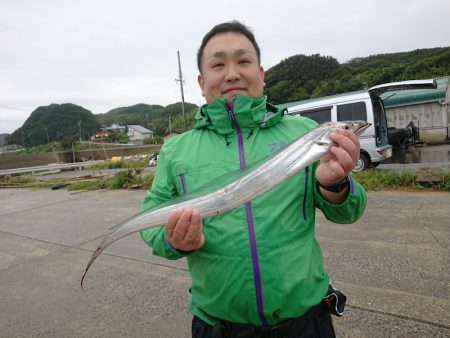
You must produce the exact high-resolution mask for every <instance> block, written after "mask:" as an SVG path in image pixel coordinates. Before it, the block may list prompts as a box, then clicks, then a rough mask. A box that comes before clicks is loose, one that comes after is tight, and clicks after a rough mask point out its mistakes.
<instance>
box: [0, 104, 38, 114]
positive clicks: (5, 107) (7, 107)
mask: <svg viewBox="0 0 450 338" xmlns="http://www.w3.org/2000/svg"><path fill="white" fill-rule="evenodd" d="M0 108H4V109H12V110H21V111H24V112H27V113H31V110H29V109H23V108H16V107H9V106H2V105H0Z"/></svg>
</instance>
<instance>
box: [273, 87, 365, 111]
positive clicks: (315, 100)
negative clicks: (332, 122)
mask: <svg viewBox="0 0 450 338" xmlns="http://www.w3.org/2000/svg"><path fill="white" fill-rule="evenodd" d="M365 93H367V90H357V91H354V92H347V93H340V94H334V95H329V96H321V97H315V98H313V99H307V100H301V101H295V102H287V103H281V104H277V105H275V106H276V107H277V108H282V109H284V108H291V107H295V106H298V105H305V104H307V103H314V102H318V101H321V102H322V101H325V100H328V99H338V98H341V97H346V96H350V95H355V94H365Z"/></svg>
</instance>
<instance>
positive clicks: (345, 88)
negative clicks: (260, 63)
mask: <svg viewBox="0 0 450 338" xmlns="http://www.w3.org/2000/svg"><path fill="white" fill-rule="evenodd" d="M449 74H450V47H445V48H431V49H417V50H414V51H411V52H402V53H392V54H379V55H372V56H369V57H362V58H354V59H352V60H350V61H349V62H346V63H339V62H338V61H337V60H336V59H335V58H333V57H331V56H320V55H318V54H314V55H310V56H306V55H295V56H291V57H289V58H287V59H285V60H283V61H282V62H280V63H279V64H278V65H276V66H274V67H272V68H270V69H269V70H268V71H267V72H266V78H265V82H266V89H265V94H266V95H268V97H269V100H270V101H271V102H273V103H276V104H277V103H285V102H293V101H299V100H304V99H309V98H314V97H321V96H327V95H332V94H338V93H344V92H349V91H353V90H359V89H363V88H364V87H372V86H375V85H379V84H382V83H387V82H395V81H404V80H414V79H426V78H434V77H439V76H444V75H449Z"/></svg>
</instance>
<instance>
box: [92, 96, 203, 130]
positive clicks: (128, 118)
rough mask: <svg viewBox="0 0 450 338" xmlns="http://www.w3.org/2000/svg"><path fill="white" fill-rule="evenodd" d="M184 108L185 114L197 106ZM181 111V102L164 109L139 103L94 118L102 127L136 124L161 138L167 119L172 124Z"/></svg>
mask: <svg viewBox="0 0 450 338" xmlns="http://www.w3.org/2000/svg"><path fill="white" fill-rule="evenodd" d="M184 106H185V110H186V111H187V112H189V111H191V110H196V109H197V106H196V105H195V104H192V103H187V102H185V104H184ZM182 111H183V110H182V106H181V102H177V103H173V104H170V105H168V106H166V107H163V106H159V105H148V104H143V103H140V104H136V105H134V106H130V107H120V108H115V109H112V110H110V111H109V112H107V113H105V114H97V115H95V116H96V117H97V119H98V121H99V122H100V123H101V124H102V125H103V126H110V125H111V124H113V123H116V124H120V125H127V124H138V125H141V126H143V127H146V128H148V129H150V130H152V131H154V132H155V133H156V134H158V135H160V136H163V135H165V134H166V133H167V131H168V128H169V117H171V119H172V122H173V121H174V119H175V118H176V117H177V116H178V115H180V114H181V113H182Z"/></svg>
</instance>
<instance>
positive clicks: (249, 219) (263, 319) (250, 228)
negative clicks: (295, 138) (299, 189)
mask: <svg viewBox="0 0 450 338" xmlns="http://www.w3.org/2000/svg"><path fill="white" fill-rule="evenodd" d="M233 109H234V97H233V103H232V104H231V107H228V105H227V111H228V115H229V117H230V119H231V122H232V123H233V125H234V127H235V128H236V132H237V136H238V146H239V164H240V168H241V169H244V168H245V166H246V164H245V154H244V141H243V138H242V130H241V127H240V126H239V124H238V122H237V121H236V117H235V116H234V112H233ZM245 214H246V216H247V225H248V235H249V237H250V249H251V253H252V263H253V276H254V280H255V290H256V305H257V307H258V315H259V319H260V320H261V322H262V324H263V325H267V324H268V322H267V319H266V317H265V316H264V310H263V302H262V300H263V297H262V289H261V273H260V270H259V261H258V250H257V248H256V236H255V226H254V224H253V215H252V206H251V204H250V202H247V203H245Z"/></svg>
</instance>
